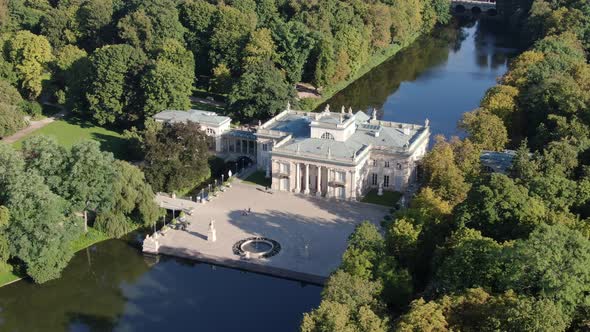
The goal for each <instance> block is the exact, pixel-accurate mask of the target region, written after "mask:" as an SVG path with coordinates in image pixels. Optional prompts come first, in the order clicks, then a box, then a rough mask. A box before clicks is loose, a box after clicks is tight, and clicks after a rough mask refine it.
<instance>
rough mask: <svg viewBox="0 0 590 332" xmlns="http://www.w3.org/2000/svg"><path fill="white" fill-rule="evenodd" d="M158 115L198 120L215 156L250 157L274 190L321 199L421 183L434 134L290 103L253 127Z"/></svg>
mask: <svg viewBox="0 0 590 332" xmlns="http://www.w3.org/2000/svg"><path fill="white" fill-rule="evenodd" d="M154 118H155V119H156V121H161V122H178V121H193V122H197V123H199V124H201V127H202V129H203V130H204V131H205V132H206V133H207V135H209V136H211V137H214V138H215V151H216V154H217V155H219V156H220V157H222V158H225V159H234V160H235V159H237V158H240V157H248V158H250V159H251V160H252V161H254V162H256V163H257V167H258V168H259V169H260V170H262V171H264V172H266V176H267V177H272V188H273V189H275V190H281V191H289V192H293V193H302V194H307V195H314V196H318V197H332V198H338V199H350V200H357V199H360V198H361V197H362V196H363V195H364V194H366V193H367V192H368V191H369V190H371V189H377V190H379V189H381V190H396V191H404V190H405V189H406V188H407V186H408V185H410V184H412V183H413V182H415V181H416V173H417V162H418V161H419V160H420V159H421V158H422V157H423V156H424V155H425V154H426V150H427V147H428V142H429V137H430V127H429V123H428V120H426V121H425V124H424V125H417V124H406V123H397V122H390V121H382V120H378V119H377V117H376V112H373V114H372V116H371V117H369V116H368V115H366V114H365V113H363V112H362V111H359V112H356V113H353V112H352V109H349V110H348V111H345V109H344V108H342V111H341V112H331V111H330V108H329V106H327V107H326V109H325V111H323V112H319V113H313V112H304V111H296V110H291V107H290V106H289V105H288V106H287V109H286V110H285V111H283V112H281V113H280V114H278V115H277V116H275V117H274V118H272V119H270V120H269V121H267V122H266V123H259V126H258V127H257V128H256V129H255V130H237V129H232V128H231V126H230V123H231V119H230V118H229V117H226V116H220V115H217V114H216V113H213V112H205V111H198V110H190V111H164V112H161V113H158V114H156V115H155V116H154Z"/></svg>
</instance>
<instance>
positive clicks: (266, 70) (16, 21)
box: [0, 0, 450, 282]
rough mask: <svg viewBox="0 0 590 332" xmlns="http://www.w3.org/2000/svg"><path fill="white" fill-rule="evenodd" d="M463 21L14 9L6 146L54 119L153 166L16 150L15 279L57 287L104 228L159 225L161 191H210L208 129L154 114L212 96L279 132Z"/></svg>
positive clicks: (271, 6) (378, 13)
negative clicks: (93, 233) (104, 133)
mask: <svg viewBox="0 0 590 332" xmlns="http://www.w3.org/2000/svg"><path fill="white" fill-rule="evenodd" d="M449 19H450V14H449V1H448V0H434V1H431V0H400V1H392V0H382V1H380V0H374V1H362V0H322V1H299V0H233V1H231V0H228V1H221V0H220V1H215V0H211V1H204V0H146V1H143V0H130V1H123V0H0V138H2V137H6V136H9V135H11V134H13V133H14V132H16V131H18V130H19V129H21V128H23V127H25V126H26V125H27V122H28V121H29V120H31V119H38V118H40V117H42V116H44V115H45V113H47V112H46V108H48V107H51V109H52V110H55V109H61V110H65V111H67V112H70V116H71V117H76V118H80V119H83V120H84V121H91V122H94V123H96V124H98V125H100V126H105V127H109V128H113V129H116V130H123V129H128V131H127V132H126V138H127V139H128V142H129V144H128V145H129V159H134V160H142V161H143V163H142V165H143V166H142V169H139V168H137V167H135V166H132V165H130V164H128V163H126V162H122V161H118V160H115V159H114V158H113V156H112V155H111V154H109V153H105V152H102V151H100V147H99V145H98V143H96V142H80V143H78V144H76V145H74V146H73V147H72V148H71V149H66V148H63V147H62V146H60V145H59V144H58V143H57V142H56V141H55V140H53V139H50V138H45V137H33V138H30V139H28V140H27V141H26V142H24V143H23V147H22V149H20V150H18V151H15V150H14V149H13V148H12V147H8V146H4V145H0V264H1V265H2V266H1V269H0V272H2V271H3V270H7V269H8V268H9V265H8V263H7V262H9V263H10V264H11V265H12V266H14V267H16V268H17V272H20V273H21V274H27V275H29V276H31V277H32V278H33V279H34V280H35V281H37V282H44V281H47V280H50V279H53V278H56V277H58V276H59V273H60V271H61V270H62V269H63V268H64V267H65V266H66V264H67V262H68V261H69V259H70V258H71V256H72V251H73V250H71V243H72V242H73V241H75V240H76V239H77V238H78V237H79V236H80V234H83V232H84V231H85V230H86V229H87V226H88V224H89V223H92V224H93V226H94V227H95V228H96V229H98V230H100V231H102V232H103V233H105V234H107V235H109V236H121V235H122V234H125V233H127V232H129V231H130V230H132V229H135V228H137V227H140V226H142V225H150V224H152V223H153V222H154V221H155V220H156V219H157V218H158V216H159V215H160V211H159V209H158V208H157V207H155V206H154V205H153V203H152V197H153V190H165V191H170V192H172V191H179V190H180V191H186V190H190V189H192V188H194V187H196V186H197V185H198V184H199V183H201V182H202V181H204V180H206V179H207V178H208V177H209V176H210V174H211V171H210V168H209V165H208V163H207V156H208V148H209V147H208V144H209V142H208V141H207V139H206V137H205V135H204V133H202V132H201V131H200V130H199V128H198V126H196V125H190V124H189V125H164V126H161V125H158V124H155V123H154V122H153V121H150V120H149V119H150V117H151V116H152V115H153V114H155V113H157V112H160V111H162V110H165V109H179V110H185V109H188V108H189V107H191V99H190V97H191V96H193V95H194V94H198V95H199V96H201V97H204V96H214V97H215V98H218V99H222V101H224V102H226V104H227V107H226V109H225V112H227V114H229V115H232V116H233V117H234V118H236V119H239V120H241V121H251V120H253V119H264V118H266V117H269V116H271V115H273V114H275V113H276V112H278V111H280V110H281V109H283V108H284V107H285V105H286V104H287V102H288V101H290V102H292V103H296V100H295V85H296V84H297V83H298V82H307V83H310V84H312V85H313V86H315V87H317V88H318V90H319V91H321V90H322V89H324V88H326V87H330V86H333V85H335V84H338V83H341V82H344V81H346V80H349V79H351V78H352V77H353V76H354V75H355V73H357V72H358V71H359V70H360V69H361V68H362V67H363V66H365V65H366V64H367V63H368V62H370V61H371V59H372V58H373V57H374V56H378V55H380V54H381V55H382V54H388V53H387V51H388V50H391V49H393V48H396V47H397V48H399V47H400V46H401V45H405V44H407V43H408V42H410V41H412V40H413V39H414V38H415V37H416V36H418V35H420V34H421V33H424V32H427V31H429V30H431V29H432V28H433V27H434V25H435V24H437V23H446V22H447V21H448V20H449ZM171 160H172V161H174V162H171ZM144 172H145V173H144ZM144 174H145V175H144ZM146 181H147V184H146ZM152 188H153V189H152Z"/></svg>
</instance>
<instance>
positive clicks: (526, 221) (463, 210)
mask: <svg viewBox="0 0 590 332" xmlns="http://www.w3.org/2000/svg"><path fill="white" fill-rule="evenodd" d="M482 182H483V181H482ZM545 215H546V209H545V206H544V204H543V202H542V201H540V200H538V199H536V198H534V197H531V196H530V195H529V192H528V190H527V189H526V188H525V187H523V186H521V185H518V184H515V183H514V181H513V180H512V179H510V178H508V177H507V176H505V175H503V174H497V173H495V174H492V175H491V176H490V178H489V181H487V182H484V183H480V184H477V185H475V186H474V187H473V188H472V189H471V191H470V192H469V195H468V196H467V199H466V200H465V201H464V202H463V203H462V204H461V205H459V206H458V207H457V211H456V220H457V222H459V223H460V224H462V225H466V226H467V227H472V228H475V229H477V230H480V231H481V232H482V233H483V234H484V235H485V236H489V237H491V238H493V239H495V240H498V241H505V240H510V239H515V238H522V237H526V236H527V235H528V234H529V232H530V231H532V230H533V229H534V227H535V226H536V225H538V224H540V223H542V222H543V221H544V218H545Z"/></svg>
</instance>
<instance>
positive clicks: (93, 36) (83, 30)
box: [76, 0, 114, 50]
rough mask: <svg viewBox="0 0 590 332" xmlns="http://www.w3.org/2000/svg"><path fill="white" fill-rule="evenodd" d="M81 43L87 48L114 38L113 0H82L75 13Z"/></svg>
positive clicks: (90, 48) (100, 44)
mask: <svg viewBox="0 0 590 332" xmlns="http://www.w3.org/2000/svg"><path fill="white" fill-rule="evenodd" d="M76 16H77V20H78V22H79V30H80V34H81V39H82V41H81V44H83V45H84V46H85V48H86V49H88V50H93V49H95V48H97V47H100V46H103V45H104V44H107V43H109V42H111V41H112V40H113V39H114V27H113V26H112V25H111V24H112V20H113V1H112V0H88V1H84V2H83V3H82V5H81V6H80V9H79V10H78V12H77V13H76Z"/></svg>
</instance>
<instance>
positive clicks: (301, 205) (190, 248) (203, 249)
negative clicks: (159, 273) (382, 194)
mask: <svg viewBox="0 0 590 332" xmlns="http://www.w3.org/2000/svg"><path fill="white" fill-rule="evenodd" d="M248 208H251V211H252V212H251V213H250V214H249V215H243V213H242V212H243V211H244V210H245V209H248ZM387 213H388V209H387V208H384V207H380V206H375V205H369V204H363V203H356V202H343V201H332V200H325V199H318V198H313V197H309V196H299V195H293V194H290V193H286V192H273V193H272V194H270V193H267V192H265V191H264V190H262V188H261V187H259V186H255V185H250V184H245V183H240V182H239V181H234V185H233V186H232V188H230V189H229V190H227V191H226V192H224V193H221V195H220V197H217V198H216V199H215V200H213V201H212V202H209V203H206V204H203V205H201V204H199V205H198V207H197V208H196V209H195V212H194V213H193V215H192V216H189V217H188V218H189V220H190V221H191V225H190V226H189V228H188V229H187V230H186V231H182V230H169V231H168V232H167V233H166V235H165V236H163V237H160V238H159V243H160V248H159V251H158V252H159V253H160V254H167V255H172V256H179V257H184V258H189V259H196V260H200V261H205V262H211V263H217V264H221V265H227V266H230V267H237V268H242V269H246V270H250V271H255V272H262V273H269V274H273V275H277V276H281V277H286V278H293V279H297V280H303V281H308V282H314V283H320V284H321V283H323V282H324V281H325V279H326V278H327V277H328V276H329V275H330V273H331V272H333V271H334V270H335V269H336V268H337V267H338V266H339V264H340V262H341V257H342V254H343V253H344V251H345V249H346V245H347V238H348V236H349V235H350V233H351V232H352V231H353V230H354V228H355V226H356V225H357V224H358V223H360V222H361V221H363V220H369V221H371V222H373V223H375V224H378V223H379V222H380V221H381V220H382V219H383V217H384V216H385V215H386V214H387ZM211 219H213V220H215V228H216V230H217V241H216V242H214V243H211V242H207V231H208V226H209V221H210V220H211ZM257 236H262V237H267V238H270V239H273V240H275V241H278V242H279V243H280V245H281V251H280V252H279V253H278V254H277V255H276V256H273V257H270V258H268V259H250V260H246V259H244V258H241V257H239V256H237V255H235V254H234V253H233V251H232V246H233V245H234V243H236V242H237V241H239V240H242V239H245V238H248V237H257ZM306 245H307V249H306Z"/></svg>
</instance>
